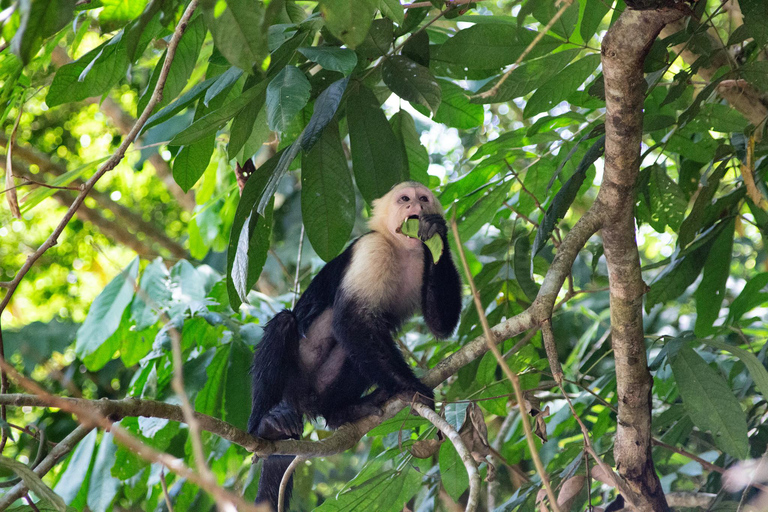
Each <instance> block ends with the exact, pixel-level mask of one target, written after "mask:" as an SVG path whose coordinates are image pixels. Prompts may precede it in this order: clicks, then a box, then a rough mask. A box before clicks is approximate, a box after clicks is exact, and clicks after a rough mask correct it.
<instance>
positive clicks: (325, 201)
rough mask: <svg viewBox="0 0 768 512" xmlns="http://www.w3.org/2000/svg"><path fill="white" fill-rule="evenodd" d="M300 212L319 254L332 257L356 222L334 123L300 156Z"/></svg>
mask: <svg viewBox="0 0 768 512" xmlns="http://www.w3.org/2000/svg"><path fill="white" fill-rule="evenodd" d="M301 216H302V219H303V220H304V226H305V227H306V229H307V237H308V238H309V241H310V242H311V243H312V248H313V249H314V250H315V252H316V253H317V254H318V256H320V257H321V258H323V259H324V260H325V261H330V260H332V259H333V258H335V257H336V256H337V255H338V254H339V253H340V252H341V250H342V249H343V248H344V246H345V245H346V243H347V240H349V235H350V234H351V233H352V227H353V226H354V224H355V188H354V186H353V185H352V176H351V175H350V173H349V167H347V157H346V156H345V155H344V148H343V147H342V145H341V138H340V137H339V128H338V126H337V125H336V123H331V124H330V125H328V126H327V127H326V128H325V130H323V132H322V135H321V136H320V138H319V139H318V141H317V143H316V144H315V145H314V147H313V148H312V149H311V150H310V151H309V152H308V153H305V154H304V157H303V159H302V166H301Z"/></svg>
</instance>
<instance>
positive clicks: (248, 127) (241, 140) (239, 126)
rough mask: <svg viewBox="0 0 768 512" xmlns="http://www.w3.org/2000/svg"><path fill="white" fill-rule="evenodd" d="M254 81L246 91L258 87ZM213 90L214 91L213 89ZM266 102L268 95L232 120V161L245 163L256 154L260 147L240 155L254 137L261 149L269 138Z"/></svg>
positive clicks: (260, 97)
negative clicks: (236, 158)
mask: <svg viewBox="0 0 768 512" xmlns="http://www.w3.org/2000/svg"><path fill="white" fill-rule="evenodd" d="M233 69H237V68H233ZM253 79H255V77H249V79H248V80H247V81H246V83H245V86H244V88H245V89H250V88H251V87H255V86H256V85H257V83H258V82H253V83H252V80H253ZM214 87H215V85H214ZM211 89H213V87H212V88H211ZM211 89H209V90H211ZM207 97H208V95H207V94H206V98H207ZM265 101H266V95H261V94H260V95H259V96H258V97H256V98H255V99H253V100H252V101H251V102H250V103H248V104H247V105H246V106H245V107H243V109H242V110H241V111H240V112H238V113H237V114H236V115H235V117H234V119H232V124H231V125H230V127H229V144H227V155H228V156H229V158H230V159H231V158H235V157H238V162H240V163H243V162H245V160H247V159H248V158H250V157H251V156H253V155H254V154H255V153H256V150H257V149H258V147H256V148H255V149H254V148H253V146H252V147H249V148H248V151H249V154H247V155H245V154H243V155H239V153H240V152H241V150H242V149H244V148H245V146H246V144H247V143H248V142H249V141H250V140H251V136H252V135H253V137H255V138H256V141H255V145H256V146H259V147H260V146H261V144H262V143H263V142H264V141H265V140H266V137H267V136H268V135H267V134H268V133H269V127H268V126H267V123H266V111H265V109H264V103H265ZM252 149H254V150H253V152H250V151H251V150H252ZM238 155H239V156H238Z"/></svg>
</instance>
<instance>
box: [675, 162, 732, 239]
mask: <svg viewBox="0 0 768 512" xmlns="http://www.w3.org/2000/svg"><path fill="white" fill-rule="evenodd" d="M727 170H728V166H727V165H726V162H722V163H720V164H719V165H718V166H717V167H716V168H715V169H714V170H713V171H712V173H711V174H710V175H709V176H707V179H706V183H705V184H704V185H703V186H702V187H701V188H700V189H699V193H698V194H697V195H696V201H694V203H693V207H692V208H691V213H689V214H688V216H687V217H686V218H685V220H684V221H683V222H682V223H681V224H680V231H679V235H678V239H677V244H678V245H679V246H680V247H685V246H687V245H688V244H689V243H691V241H692V240H693V239H694V238H695V237H696V233H697V232H698V231H699V230H700V229H701V228H702V227H709V226H702V223H703V221H704V212H705V211H706V210H707V208H708V207H709V206H710V205H711V204H712V198H713V197H715V192H717V188H718V187H719V186H720V180H721V179H723V176H725V172H726V171H727Z"/></svg>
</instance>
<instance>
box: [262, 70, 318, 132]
mask: <svg viewBox="0 0 768 512" xmlns="http://www.w3.org/2000/svg"><path fill="white" fill-rule="evenodd" d="M311 90H312V86H311V85H310V84H309V80H307V77H306V76H305V75H304V73H303V72H302V71H301V70H299V68H297V67H296V66H286V67H285V68H283V70H282V71H280V72H279V73H278V74H277V76H275V78H273V79H272V81H271V82H269V85H268V86H267V121H268V122H269V128H270V130H274V131H277V132H282V131H285V129H286V128H287V127H288V125H289V124H290V123H291V121H292V120H293V118H294V116H296V114H298V113H299V112H300V111H301V109H303V108H304V107H305V106H306V105H307V102H308V101H309V94H310V92H311Z"/></svg>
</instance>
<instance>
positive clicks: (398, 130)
mask: <svg viewBox="0 0 768 512" xmlns="http://www.w3.org/2000/svg"><path fill="white" fill-rule="evenodd" d="M438 112H439V110H438ZM389 124H390V125H391V126H392V131H393V132H394V134H395V137H397V139H398V140H399V141H400V143H401V144H402V145H403V148H404V151H405V155H406V161H407V164H408V165H407V167H408V169H407V171H408V172H407V173H406V174H408V179H411V180H414V181H418V182H419V183H423V184H424V185H428V184H429V174H427V170H428V169H429V153H427V148H425V147H424V146H422V145H421V140H420V138H419V132H418V131H417V130H416V123H415V122H414V120H413V117H411V115H410V114H409V113H408V112H406V111H405V110H400V111H398V112H396V113H395V115H393V116H392V117H390V118H389Z"/></svg>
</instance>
